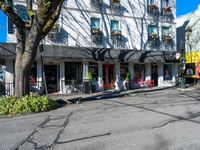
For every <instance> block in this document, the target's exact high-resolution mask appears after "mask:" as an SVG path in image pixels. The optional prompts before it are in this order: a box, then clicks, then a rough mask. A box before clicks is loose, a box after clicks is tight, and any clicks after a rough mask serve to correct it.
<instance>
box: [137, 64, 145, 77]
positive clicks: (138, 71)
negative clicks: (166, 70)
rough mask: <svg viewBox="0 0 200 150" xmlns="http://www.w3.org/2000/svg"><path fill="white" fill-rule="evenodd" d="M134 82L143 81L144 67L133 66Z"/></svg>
mask: <svg viewBox="0 0 200 150" xmlns="http://www.w3.org/2000/svg"><path fill="white" fill-rule="evenodd" d="M134 80H137V81H138V80H142V81H144V80H145V65H144V64H135V65H134Z"/></svg>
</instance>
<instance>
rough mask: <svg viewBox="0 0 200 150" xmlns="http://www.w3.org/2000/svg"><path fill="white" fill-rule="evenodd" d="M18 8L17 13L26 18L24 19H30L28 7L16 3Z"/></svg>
mask: <svg viewBox="0 0 200 150" xmlns="http://www.w3.org/2000/svg"><path fill="white" fill-rule="evenodd" d="M16 9H17V13H18V14H19V16H20V17H21V18H22V19H23V20H24V21H28V20H29V17H28V13H27V10H26V7H25V6H23V5H16Z"/></svg>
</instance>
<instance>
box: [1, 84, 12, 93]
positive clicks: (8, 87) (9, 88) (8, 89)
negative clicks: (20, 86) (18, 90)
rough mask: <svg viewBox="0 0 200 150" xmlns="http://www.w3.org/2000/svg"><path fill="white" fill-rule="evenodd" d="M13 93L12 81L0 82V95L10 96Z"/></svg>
mask: <svg viewBox="0 0 200 150" xmlns="http://www.w3.org/2000/svg"><path fill="white" fill-rule="evenodd" d="M13 93H14V84H13V83H2V82H0V96H11V95H13Z"/></svg>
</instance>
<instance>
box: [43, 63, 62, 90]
mask: <svg viewBox="0 0 200 150" xmlns="http://www.w3.org/2000/svg"><path fill="white" fill-rule="evenodd" d="M44 72H45V78H46V85H47V91H48V93H55V92H58V77H59V75H58V73H59V72H58V66H57V65H44Z"/></svg>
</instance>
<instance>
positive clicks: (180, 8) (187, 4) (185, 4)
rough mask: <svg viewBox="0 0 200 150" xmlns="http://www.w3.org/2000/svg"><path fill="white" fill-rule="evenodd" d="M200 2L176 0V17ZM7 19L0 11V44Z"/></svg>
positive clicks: (4, 37)
mask: <svg viewBox="0 0 200 150" xmlns="http://www.w3.org/2000/svg"><path fill="white" fill-rule="evenodd" d="M199 3H200V0H176V15H177V16H180V15H184V14H186V13H188V12H191V11H193V10H195V9H197V7H198V4H199ZM6 33H7V31H6V17H5V15H4V14H3V13H2V12H1V11H0V42H5V41H6Z"/></svg>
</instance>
